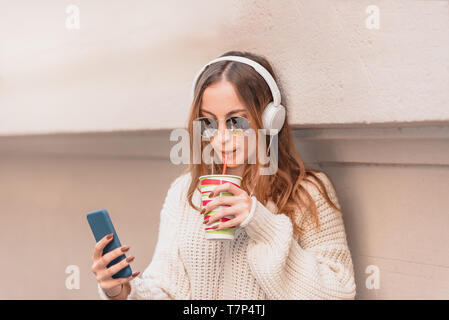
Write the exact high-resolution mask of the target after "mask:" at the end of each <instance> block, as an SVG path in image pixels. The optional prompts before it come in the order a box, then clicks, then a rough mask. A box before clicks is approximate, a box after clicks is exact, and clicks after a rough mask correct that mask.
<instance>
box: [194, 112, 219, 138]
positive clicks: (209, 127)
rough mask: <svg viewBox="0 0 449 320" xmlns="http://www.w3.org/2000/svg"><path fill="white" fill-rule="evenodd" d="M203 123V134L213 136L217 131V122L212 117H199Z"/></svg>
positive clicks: (207, 136) (208, 136)
mask: <svg viewBox="0 0 449 320" xmlns="http://www.w3.org/2000/svg"><path fill="white" fill-rule="evenodd" d="M198 121H200V123H201V135H202V136H203V137H206V138H211V137H213V136H214V135H215V134H216V133H217V123H216V122H215V120H214V119H211V118H205V117H204V118H199V119H198Z"/></svg>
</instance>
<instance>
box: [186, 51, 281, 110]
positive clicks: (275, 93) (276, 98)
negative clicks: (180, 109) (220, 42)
mask: <svg viewBox="0 0 449 320" xmlns="http://www.w3.org/2000/svg"><path fill="white" fill-rule="evenodd" d="M218 61H237V62H242V63H245V64H247V65H249V66H251V67H253V69H254V70H256V71H257V72H258V73H259V74H260V75H261V76H262V77H263V78H264V79H265V81H266V83H267V84H268V86H269V87H270V90H271V95H272V97H273V104H274V106H275V107H277V106H279V105H280V104H281V93H280V91H279V88H278V86H277V84H276V81H274V78H273V76H272V75H271V74H270V72H268V70H267V69H265V68H264V67H263V66H262V65H261V64H259V63H257V62H255V61H253V60H251V59H248V58H246V57H240V56H224V57H219V58H216V59H214V60H212V61H210V62H209V63H208V64H206V65H205V66H204V67H203V68H202V69H201V70H200V71H199V72H198V73H197V74H196V76H195V80H194V81H193V85H192V91H191V99H192V101H193V97H194V95H195V86H196V82H197V81H198V78H199V77H200V75H201V73H202V72H203V71H204V69H206V67H207V66H208V65H210V64H212V63H215V62H218Z"/></svg>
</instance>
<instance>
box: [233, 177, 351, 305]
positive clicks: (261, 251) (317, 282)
mask: <svg viewBox="0 0 449 320" xmlns="http://www.w3.org/2000/svg"><path fill="white" fill-rule="evenodd" d="M319 176H320V177H322V181H323V183H324V185H325V186H326V189H327V190H328V194H329V197H330V199H331V200H332V201H333V202H334V204H336V205H337V207H338V208H340V205H339V203H338V199H337V197H336V193H335V190H334V188H333V186H332V183H331V182H330V180H329V179H328V178H327V176H326V175H325V174H324V173H322V172H320V173H319ZM305 188H306V189H307V190H308V191H309V193H310V194H311V197H312V199H314V201H315V204H316V206H317V209H318V212H319V221H320V229H316V228H315V226H314V224H312V223H308V224H306V225H305V226H304V225H303V227H304V228H305V232H304V233H303V234H302V235H301V236H300V238H299V239H298V240H296V239H295V238H294V237H293V225H292V223H291V220H290V218H289V217H287V216H286V215H285V214H282V213H279V214H275V213H273V212H271V211H270V210H269V209H268V208H267V207H265V206H264V205H262V204H261V203H260V202H259V201H258V200H257V198H256V197H255V196H252V200H253V203H252V207H251V210H250V214H249V216H248V217H247V219H245V221H244V222H243V223H242V224H241V225H240V227H243V228H245V230H246V232H247V234H248V236H249V238H250V241H249V244H248V251H247V257H248V261H249V264H250V268H251V271H252V273H253V275H254V277H255V278H256V279H257V281H258V283H259V285H260V286H261V287H262V288H263V290H264V291H265V293H266V294H267V295H268V297H269V299H354V297H355V281H354V270H353V265H352V258H351V254H350V252H349V248H348V245H347V241H346V234H345V229H344V225H343V218H342V215H341V213H340V212H338V211H336V210H335V209H333V208H332V207H331V206H330V205H329V204H328V203H327V202H326V200H325V199H324V197H323V196H322V195H321V194H320V193H319V191H318V190H317V188H316V187H314V186H312V184H311V183H310V182H305Z"/></svg>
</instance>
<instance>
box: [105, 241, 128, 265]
mask: <svg viewBox="0 0 449 320" xmlns="http://www.w3.org/2000/svg"><path fill="white" fill-rule="evenodd" d="M128 250H129V246H121V247H118V248H115V249H114V250H112V251H109V252H108V253H106V254H104V255H103V256H102V257H101V258H100V259H99V260H98V261H97V266H98V268H99V269H101V268H105V267H106V266H107V265H108V264H109V263H110V262H111V261H112V260H114V259H115V258H117V257H120V256H121V255H122V254H124V253H125V252H127V251H128Z"/></svg>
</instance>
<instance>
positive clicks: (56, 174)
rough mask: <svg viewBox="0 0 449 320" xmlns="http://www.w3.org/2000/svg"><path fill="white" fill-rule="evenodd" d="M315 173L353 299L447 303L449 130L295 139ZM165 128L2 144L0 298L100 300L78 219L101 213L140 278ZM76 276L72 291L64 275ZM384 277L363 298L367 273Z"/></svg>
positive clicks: (162, 166) (159, 192) (311, 132)
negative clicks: (344, 249)
mask: <svg viewBox="0 0 449 320" xmlns="http://www.w3.org/2000/svg"><path fill="white" fill-rule="evenodd" d="M293 134H294V136H295V145H296V147H297V150H298V151H299V152H300V154H301V156H302V157H303V159H304V160H305V161H306V162H307V164H308V165H309V166H311V167H315V168H319V169H321V170H324V171H325V172H326V173H328V175H329V176H330V177H331V179H332V180H333V182H334V185H335V188H336V191H337V195H338V197H339V200H340V204H341V206H342V209H343V212H344V221H345V226H346V232H347V236H348V241H349V245H350V247H351V252H352V255H353V259H354V265H355V271H356V282H357V298H359V299H393V298H410V299H417V298H424V299H430V298H436V299H448V298H449V287H448V286H447V283H448V282H449V271H448V270H449V259H448V255H447V243H449V235H448V233H447V226H448V224H449V215H448V213H449V212H448V209H447V208H449V198H448V197H447V194H448V191H449V183H448V181H449V143H448V142H449V126H426V127H399V128H379V127H369V128H359V129H354V128H346V129H344V128H341V129H307V130H300V131H295V132H294V133H293ZM168 137H169V131H155V132H133V133H126V134H125V133H113V134H81V135H43V136H24V137H9V138H6V137H4V138H2V139H0V156H1V158H0V159H1V161H0V177H1V179H0V203H1V207H0V209H1V215H0V219H1V220H0V223H1V226H2V232H1V233H0V241H1V242H2V243H4V244H8V245H7V246H5V252H4V255H5V257H8V259H10V262H9V263H4V264H2V267H1V271H2V274H6V275H8V274H11V275H12V274H14V276H11V277H5V278H4V279H3V281H2V286H1V288H0V298H7V299H16V298H25V299H28V298H43V299H45V298H62V299H80V298H87V299H96V298H97V293H96V287H95V283H96V282H95V279H94V276H93V274H91V271H90V265H91V261H90V259H91V254H92V248H93V245H94V239H93V236H92V234H91V231H90V229H89V226H88V224H87V222H86V219H85V214H86V213H87V212H89V211H93V210H96V209H100V208H106V209H107V210H108V211H109V213H110V214H111V216H112V219H113V222H114V224H115V226H116V228H117V230H118V233H119V237H120V239H121V241H122V243H124V244H125V243H126V244H129V245H130V246H131V251H130V253H131V254H133V255H135V256H136V260H135V262H133V269H135V270H140V271H143V270H144V268H145V267H146V266H147V265H148V264H149V262H150V261H151V257H152V253H153V250H154V246H155V243H156V237H157V227H158V222H159V213H160V210H161V208H162V202H163V199H164V196H165V193H166V192H167V190H168V187H169V184H170V182H171V181H172V180H173V179H174V178H175V177H177V176H178V175H179V174H180V173H181V172H182V171H183V167H181V166H175V165H173V164H171V163H170V161H169V160H168V159H167V156H168V154H169V150H170V147H171V146H172V145H173V144H174V143H175V142H169V138H168ZM68 265H78V266H79V267H80V269H81V288H80V290H67V289H66V287H65V279H66V277H67V276H68V275H67V274H65V268H66V267H67V266H68ZM370 265H374V266H377V267H378V268H379V270H380V288H379V289H377V290H369V289H368V288H367V287H366V285H365V281H366V279H367V277H368V276H369V275H368V274H366V273H365V271H366V268H367V267H368V266H370Z"/></svg>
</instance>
